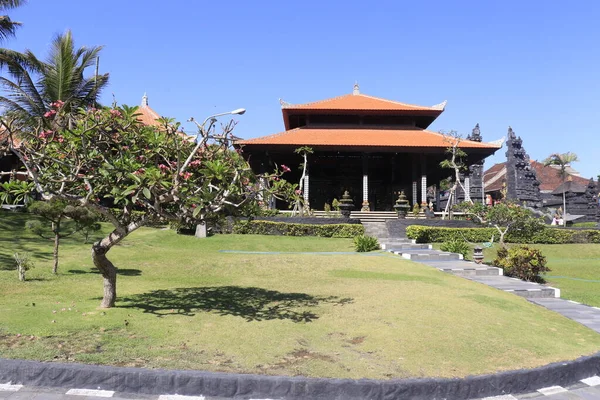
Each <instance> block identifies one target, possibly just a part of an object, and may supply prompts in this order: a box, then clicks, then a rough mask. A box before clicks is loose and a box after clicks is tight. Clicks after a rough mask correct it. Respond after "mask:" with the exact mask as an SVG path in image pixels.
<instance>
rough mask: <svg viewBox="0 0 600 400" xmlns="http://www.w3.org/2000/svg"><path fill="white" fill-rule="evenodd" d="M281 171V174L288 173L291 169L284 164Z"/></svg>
mask: <svg viewBox="0 0 600 400" xmlns="http://www.w3.org/2000/svg"><path fill="white" fill-rule="evenodd" d="M281 170H282V171H283V172H290V171H291V169H290V168H289V167H288V166H287V165H285V164H281Z"/></svg>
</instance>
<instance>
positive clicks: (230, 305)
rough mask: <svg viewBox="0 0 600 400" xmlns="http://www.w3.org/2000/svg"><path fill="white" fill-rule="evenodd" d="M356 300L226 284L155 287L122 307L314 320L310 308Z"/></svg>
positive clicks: (258, 318) (159, 312)
mask: <svg viewBox="0 0 600 400" xmlns="http://www.w3.org/2000/svg"><path fill="white" fill-rule="evenodd" d="M352 301H353V299H350V298H344V299H340V298H339V297H336V296H329V297H322V296H311V295H309V294H306V293H282V292H277V291H274V290H266V289H261V288H257V287H240V286H222V287H197V288H178V289H171V290H154V291H152V292H148V293H143V294H139V295H134V296H130V297H125V298H122V299H121V302H122V304H121V305H120V307H124V308H139V309H142V310H144V312H145V313H151V314H155V315H156V316H159V317H163V316H166V315H187V316H193V315H195V313H196V312H202V311H204V312H215V313H217V314H219V315H234V316H236V317H242V318H244V319H245V320H246V321H265V320H273V319H282V320H290V321H293V322H311V321H314V320H315V319H318V318H319V316H318V315H317V314H315V313H314V312H311V311H308V310H307V308H310V307H316V306H318V305H319V304H333V305H344V304H347V303H351V302H352ZM123 303H124V304H123Z"/></svg>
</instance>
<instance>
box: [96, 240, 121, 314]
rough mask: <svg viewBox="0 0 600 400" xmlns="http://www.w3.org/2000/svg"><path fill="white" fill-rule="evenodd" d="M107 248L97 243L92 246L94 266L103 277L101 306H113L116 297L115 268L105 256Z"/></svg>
mask: <svg viewBox="0 0 600 400" xmlns="http://www.w3.org/2000/svg"><path fill="white" fill-rule="evenodd" d="M108 250H109V248H106V247H104V246H101V245H99V244H95V245H94V246H92V260H93V262H94V266H95V267H96V268H98V270H100V273H101V274H102V278H104V297H103V298H102V303H100V307H101V308H110V307H114V306H115V301H116V299H117V268H115V266H114V265H113V263H112V262H110V260H109V259H108V258H106V252H108Z"/></svg>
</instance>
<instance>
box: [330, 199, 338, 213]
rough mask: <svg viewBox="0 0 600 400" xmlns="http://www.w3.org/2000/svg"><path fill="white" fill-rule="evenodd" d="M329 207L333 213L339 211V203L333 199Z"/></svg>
mask: <svg viewBox="0 0 600 400" xmlns="http://www.w3.org/2000/svg"><path fill="white" fill-rule="evenodd" d="M331 207H332V208H333V209H334V210H335V211H340V201H339V200H338V199H333V201H332V202H331Z"/></svg>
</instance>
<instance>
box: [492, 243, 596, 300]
mask: <svg viewBox="0 0 600 400" xmlns="http://www.w3.org/2000/svg"><path fill="white" fill-rule="evenodd" d="M532 247H536V248H538V249H540V250H541V251H542V254H543V255H544V256H546V258H547V260H548V267H549V268H550V269H551V271H550V272H549V273H548V274H547V275H546V276H545V277H544V278H545V279H546V281H548V284H549V285H550V286H554V287H557V288H559V289H560V291H561V297H562V298H564V299H569V300H574V301H578V302H580V303H584V304H588V305H590V306H595V307H600V245H598V244H545V245H532ZM496 249H497V246H496V247H495V248H493V249H486V253H485V254H486V261H490V262H491V260H493V258H494V256H495V252H496Z"/></svg>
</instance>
